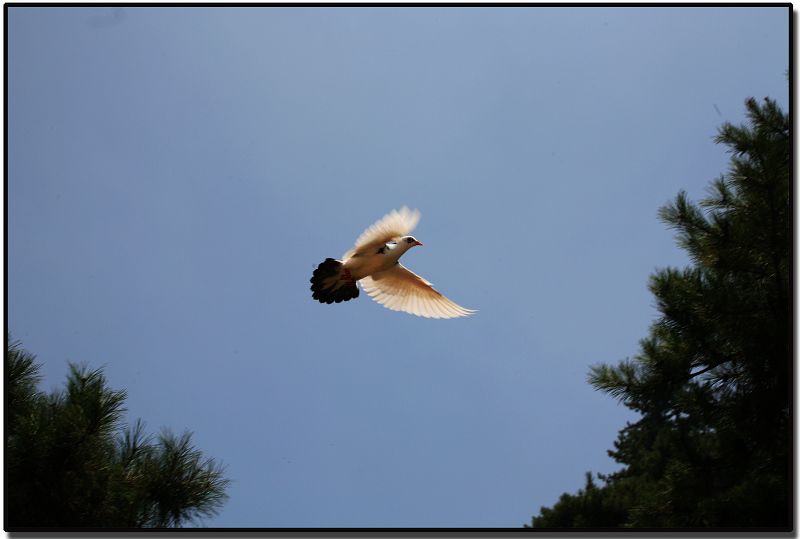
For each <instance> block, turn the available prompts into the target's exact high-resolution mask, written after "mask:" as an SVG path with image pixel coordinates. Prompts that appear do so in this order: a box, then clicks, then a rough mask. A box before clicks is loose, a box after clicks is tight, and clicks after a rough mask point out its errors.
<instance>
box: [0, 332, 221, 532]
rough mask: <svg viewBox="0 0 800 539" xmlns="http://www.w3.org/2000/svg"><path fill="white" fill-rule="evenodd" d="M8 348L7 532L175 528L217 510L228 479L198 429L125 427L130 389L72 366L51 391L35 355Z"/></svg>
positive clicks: (11, 344)
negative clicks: (197, 442) (205, 450)
mask: <svg viewBox="0 0 800 539" xmlns="http://www.w3.org/2000/svg"><path fill="white" fill-rule="evenodd" d="M7 346H8V349H7V353H6V380H7V386H6V394H7V396H8V397H7V401H6V404H7V408H6V410H7V411H6V413H7V416H6V417H7V434H8V437H7V448H8V449H7V452H6V459H7V460H6V481H7V492H8V493H9V495H8V497H7V504H8V505H7V511H6V521H5V528H6V529H7V530H8V529H22V528H94V527H104V528H139V527H177V526H180V525H181V524H183V523H186V522H190V521H192V520H193V519H195V518H198V517H210V516H213V515H215V514H216V513H217V512H218V509H219V508H220V507H221V506H222V504H223V503H224V502H225V500H226V499H227V495H226V494H225V489H226V487H227V485H228V483H229V481H230V480H229V479H226V478H224V477H223V475H222V473H223V472H224V468H223V467H221V466H218V465H217V464H215V462H214V459H203V456H202V453H201V452H200V451H197V450H195V449H194V448H193V447H192V445H191V434H190V433H188V432H186V433H184V434H182V435H181V436H175V435H173V434H172V433H171V432H169V431H167V430H165V431H163V432H162V434H161V435H159V436H158V437H157V439H156V441H155V442H153V440H152V438H151V437H145V436H144V423H143V422H142V421H141V420H139V421H137V422H136V423H135V424H134V425H133V426H132V427H131V428H129V429H127V430H122V418H123V414H124V412H125V408H123V403H124V401H125V397H126V393H125V391H113V390H111V389H109V388H108V387H107V386H106V380H105V378H104V376H103V374H102V370H101V369H98V370H95V371H89V370H88V369H87V367H86V366H78V365H74V364H70V365H69V374H68V376H67V381H66V383H65V387H64V389H63V390H56V391H53V392H52V393H51V394H49V395H46V394H44V393H42V392H40V391H38V389H37V385H38V383H39V381H40V377H39V376H38V370H39V366H38V365H35V364H34V363H33V361H34V359H35V356H33V355H31V354H30V353H28V352H26V351H24V350H21V349H20V348H19V342H11V341H10V338H9V340H8V343H7Z"/></svg>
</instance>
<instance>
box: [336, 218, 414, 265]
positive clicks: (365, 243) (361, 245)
mask: <svg viewBox="0 0 800 539" xmlns="http://www.w3.org/2000/svg"><path fill="white" fill-rule="evenodd" d="M420 215H421V214H420V213H419V211H417V210H414V211H411V210H409V209H408V206H403V207H402V208H401V209H400V211H399V212H398V211H397V210H392V212H391V213H387V214H386V215H384V216H383V219H381V220H379V221H377V222H376V223H375V224H374V225H372V226H371V227H369V228H368V229H366V230H365V231H364V233H363V234H361V236H359V237H358V239H357V240H356V246H355V247H353V248H352V249H350V250H349V251H347V252H346V253H345V254H344V256H342V260H347V259H348V258H352V257H353V256H358V255H360V254H364V253H368V254H371V255H372V254H375V253H373V252H372V251H373V249H379V248H381V247H383V246H384V245H385V244H386V243H388V242H390V241H396V240H397V239H398V238H401V237H403V236H408V235H409V234H411V231H412V230H414V227H416V226H417V223H418V222H419V218H420Z"/></svg>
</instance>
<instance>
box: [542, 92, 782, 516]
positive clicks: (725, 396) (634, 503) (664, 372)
mask: <svg viewBox="0 0 800 539" xmlns="http://www.w3.org/2000/svg"><path fill="white" fill-rule="evenodd" d="M746 107H747V116H748V119H749V125H747V126H739V127H735V126H733V125H731V124H728V123H726V124H724V125H723V126H722V127H721V128H720V131H719V135H718V136H717V137H716V139H715V140H716V142H718V143H724V144H726V145H728V146H729V147H730V152H731V153H732V154H733V156H732V158H731V165H730V169H729V171H728V173H727V174H726V175H724V176H722V177H720V178H719V179H718V180H716V181H714V182H713V183H712V184H711V186H710V188H709V189H708V194H709V196H708V198H706V199H705V200H703V201H702V202H701V203H700V204H699V205H698V204H694V203H692V202H690V201H689V200H688V199H687V196H686V193H684V192H681V193H679V194H678V196H677V198H676V199H675V201H674V202H672V203H670V204H667V205H666V206H664V207H663V208H661V210H660V212H659V216H660V217H661V219H662V220H664V221H665V222H666V223H667V224H668V225H669V226H671V227H673V228H674V229H676V230H677V239H678V242H679V244H680V245H681V246H682V247H683V248H684V249H686V250H687V252H688V253H689V255H690V257H691V260H692V262H693V265H692V266H691V267H687V268H685V269H683V270H679V269H674V268H667V269H661V270H658V271H656V272H655V273H654V274H653V275H652V276H651V278H650V283H649V289H650V291H651V292H652V293H653V295H654V296H655V299H656V301H655V305H656V307H657V308H658V310H659V311H660V313H661V316H660V318H659V319H658V320H656V321H655V323H654V324H653V325H652V326H651V328H650V335H649V337H647V338H646V339H643V340H642V341H641V342H640V347H641V352H640V353H639V355H637V356H636V357H634V359H633V360H625V361H622V362H620V363H619V364H618V365H617V366H611V365H607V364H599V365H595V366H593V367H591V371H590V373H589V382H590V383H591V384H592V385H593V386H594V387H595V388H596V389H598V390H600V391H603V392H606V393H608V394H610V395H611V396H613V397H615V398H617V399H618V400H620V401H621V402H622V403H623V404H625V405H626V406H628V407H629V408H631V409H633V410H635V411H637V412H639V413H641V414H642V418H641V419H640V420H639V421H637V422H636V423H634V424H628V425H627V426H626V427H625V428H624V429H622V430H621V431H620V433H619V437H618V439H617V441H616V442H614V450H612V451H609V455H611V456H612V457H613V458H614V459H615V460H617V462H620V463H622V464H624V465H625V468H623V469H622V470H620V471H618V472H617V473H614V474H611V475H609V476H607V477H602V479H604V480H605V482H606V484H605V485H604V486H602V487H600V488H598V487H595V486H592V488H589V483H587V487H586V489H584V490H581V491H579V492H578V494H577V495H575V496H571V495H568V494H564V495H563V496H562V497H561V499H560V500H559V502H558V503H556V504H555V506H554V507H553V508H552V509H548V508H545V507H543V508H542V509H541V514H540V516H538V517H534V519H533V522H532V525H533V526H535V527H565V526H586V527H607V526H619V527H759V528H767V527H784V528H786V527H789V526H790V524H791V519H790V503H789V492H790V482H789V469H790V454H789V447H790V441H789V432H790V419H789V418H790V387H789V375H790V362H791V355H790V348H789V346H790V339H791V333H790V290H791V283H790V280H789V278H790V277H789V276H790V274H791V271H792V268H791V266H790V257H789V231H790V208H789V197H790V165H789V151H790V150H789V148H790V143H789V119H788V116H787V115H785V114H784V113H783V112H781V111H780V110H779V109H778V107H777V105H776V104H775V102H773V101H770V100H765V102H764V104H763V105H761V106H759V104H758V103H756V101H755V100H753V99H748V100H747V102H746ZM598 508H599V509H598Z"/></svg>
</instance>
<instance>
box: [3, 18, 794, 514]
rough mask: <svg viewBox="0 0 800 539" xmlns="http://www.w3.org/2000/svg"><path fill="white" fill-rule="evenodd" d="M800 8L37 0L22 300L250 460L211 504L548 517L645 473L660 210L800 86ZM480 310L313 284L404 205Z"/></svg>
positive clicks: (42, 324)
mask: <svg viewBox="0 0 800 539" xmlns="http://www.w3.org/2000/svg"><path fill="white" fill-rule="evenodd" d="M789 14H790V12H789V9H788V8H730V7H727V8H718V7H717V8H697V7H693V8H583V7H581V8H576V7H572V8H563V7H562V8H506V9H502V8H470V9H467V8H460V9H459V8H344V9H335V8H268V9H265V8H247V9H244V8H141V7H140V8H124V9H123V8H110V7H88V8H18V7H12V8H9V9H8V26H7V39H8V48H7V52H8V79H7V83H8V113H7V123H8V139H7V143H8V184H7V205H8V213H7V236H8V241H7V252H8V268H7V284H8V296H7V299H8V313H7V326H8V330H9V331H10V332H11V334H12V336H13V337H14V338H15V339H20V340H21V341H22V343H23V346H24V347H25V348H26V349H28V350H30V351H31V352H33V353H34V354H36V355H37V358H38V361H39V362H41V363H43V369H42V373H43V374H44V375H45V382H44V388H45V389H50V388H52V387H56V386H58V385H60V384H61V383H62V381H63V379H64V377H65V374H66V371H67V361H73V362H88V363H89V365H90V366H91V367H95V368H96V367H100V366H104V367H105V374H106V376H107V378H108V381H109V385H110V386H111V387H112V388H114V389H125V390H127V391H128V400H127V405H128V414H127V419H128V421H130V422H133V421H134V420H135V419H136V418H139V417H141V418H142V419H144V420H145V421H146V422H147V424H148V430H149V431H151V432H156V431H158V429H159V428H160V427H162V426H169V427H171V428H172V429H173V430H174V431H182V430H183V429H189V430H191V431H193V432H194V442H195V444H196V446H197V447H198V448H199V449H201V450H202V451H203V452H204V453H205V454H206V455H210V456H213V457H215V458H216V459H218V460H221V461H222V462H223V463H224V464H227V465H228V469H227V475H228V477H230V478H231V479H233V480H234V481H235V482H234V483H233V484H232V486H231V488H230V490H229V494H230V496H231V498H230V500H229V502H228V503H227V504H226V506H225V507H224V508H223V511H222V513H221V514H220V516H219V517H217V518H215V519H211V520H207V521H205V524H206V525H208V526H214V527H217V526H218V527H507V526H508V527H519V526H522V525H523V524H524V523H529V522H530V518H531V516H533V515H535V514H538V511H539V508H540V506H542V505H546V506H552V504H553V503H555V502H556V501H557V499H558V496H559V495H560V494H561V493H562V492H565V491H566V492H571V493H572V492H575V491H576V490H577V489H578V488H580V487H581V486H582V485H583V482H584V472H586V471H589V470H591V471H593V472H601V473H609V472H612V471H615V470H617V469H619V468H620V465H618V464H617V463H615V462H614V461H613V460H612V459H611V458H609V457H608V456H607V453H606V451H607V450H608V449H610V448H612V444H613V441H614V440H615V439H616V436H617V433H618V431H619V430H620V429H621V428H623V427H624V426H625V422H626V421H634V420H636V418H637V416H636V415H634V414H632V413H630V411H628V410H627V409H626V408H624V407H623V406H621V405H618V404H617V403H616V401H614V400H613V399H612V398H610V397H608V396H605V395H602V394H600V393H597V392H595V391H593V389H592V388H591V387H590V386H589V385H588V384H587V383H586V375H587V372H588V369H589V366H590V365H592V364H595V363H598V362H609V363H616V362H617V361H619V360H622V359H624V358H626V357H631V356H633V355H635V354H636V353H637V352H638V341H639V339H641V338H644V337H645V336H646V335H647V329H648V326H649V324H650V323H651V322H652V321H653V320H654V319H655V317H656V316H657V312H656V311H655V309H654V307H653V301H652V297H651V296H650V294H649V293H648V292H647V289H646V285H647V280H648V276H649V274H650V273H651V272H652V271H653V270H654V269H655V268H657V267H665V266H683V265H685V264H687V263H688V258H687V257H686V256H685V255H684V253H683V252H682V251H680V250H679V249H678V248H677V247H676V246H675V242H674V239H673V232H672V231H670V230H669V229H667V227H666V226H665V225H664V224H663V223H661V222H660V221H658V219H657V217H656V213H657V210H658V208H659V207H660V206H662V205H663V204H664V203H666V202H668V201H669V200H670V199H672V198H674V197H675V195H676V194H677V193H678V191H679V190H681V189H685V190H687V191H688V193H689V196H690V197H691V198H693V199H695V200H696V199H700V198H703V197H704V196H705V191H704V189H705V187H706V186H707V184H708V182H709V181H711V180H713V179H715V178H717V177H718V176H719V175H720V174H721V173H722V172H724V171H725V170H726V168H727V162H728V157H729V156H728V154H726V153H725V147H723V146H718V145H715V144H714V143H713V141H712V137H713V136H714V135H715V134H716V132H717V127H718V126H719V125H720V124H721V123H722V122H724V121H730V122H733V123H736V124H738V123H740V122H742V121H743V120H744V114H743V112H744V100H745V99H746V98H747V97H750V96H753V97H755V98H757V99H762V98H763V97H765V96H770V97H772V98H774V99H777V101H778V102H779V104H780V105H781V106H782V107H783V108H784V109H785V108H786V107H787V106H788V83H787V80H786V76H785V71H786V69H787V68H788V67H789V63H788V62H789V61H788V52H789V41H788V36H789V31H788V30H789ZM403 205H408V206H409V207H411V208H412V209H413V208H418V209H419V210H420V211H421V212H422V219H421V221H420V223H419V225H418V227H417V229H416V230H415V232H414V235H415V236H416V237H417V238H418V239H419V240H420V241H422V242H423V244H424V246H423V247H418V248H415V249H413V250H411V251H409V252H408V253H407V254H406V255H405V256H404V257H403V264H404V265H405V266H406V267H408V268H409V269H411V270H412V271H414V272H416V273H418V274H420V275H422V276H423V277H425V278H426V279H428V280H429V281H431V282H433V283H434V285H435V286H436V287H437V289H438V290H439V291H440V292H442V293H443V294H444V295H446V296H447V297H448V298H450V299H452V300H453V301H455V302H456V303H458V304H459V305H462V306H464V307H466V308H469V309H478V310H479V312H478V313H476V314H475V315H473V316H471V317H469V318H460V319H454V320H433V319H426V318H420V317H415V316H412V315H409V314H406V313H401V312H394V311H390V310H388V309H385V308H384V307H382V306H380V305H378V304H377V303H375V302H374V301H371V300H370V299H369V297H368V296H366V294H362V295H361V297H359V298H358V299H356V300H354V301H350V302H348V303H344V304H338V305H321V304H319V303H318V302H316V301H313V300H312V299H311V292H310V290H309V286H310V284H309V282H308V280H309V278H310V277H311V273H312V271H313V269H314V268H315V267H316V265H317V264H319V263H320V262H322V261H323V260H324V259H325V258H326V257H340V256H341V255H342V254H343V253H344V252H345V251H347V250H348V249H350V248H351V247H352V245H353V243H354V242H355V240H356V238H358V236H359V235H360V234H361V232H362V231H363V230H364V229H365V228H367V227H368V226H369V225H371V224H372V223H373V222H375V221H376V220H377V219H379V218H380V217H382V216H383V215H384V214H385V213H387V212H389V211H390V210H392V209H395V208H398V209H399V208H400V207H401V206H403Z"/></svg>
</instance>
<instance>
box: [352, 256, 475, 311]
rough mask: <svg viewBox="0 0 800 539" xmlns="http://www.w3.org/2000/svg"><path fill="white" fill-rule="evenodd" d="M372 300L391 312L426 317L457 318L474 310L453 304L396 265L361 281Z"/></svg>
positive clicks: (413, 274)
mask: <svg viewBox="0 0 800 539" xmlns="http://www.w3.org/2000/svg"><path fill="white" fill-rule="evenodd" d="M360 282H361V287H362V288H363V289H364V291H365V292H366V293H367V294H369V295H370V296H371V297H372V299H374V300H375V301H377V302H378V303H380V304H381V305H383V306H384V307H386V308H387V309H391V310H393V311H404V312H407V313H411V314H415V315H417V316H424V317H426V318H457V317H459V316H468V315H470V314H472V313H474V312H476V311H473V310H470V309H465V308H464V307H461V306H460V305H456V304H455V303H453V302H452V301H450V300H449V299H447V298H446V297H444V296H443V295H441V294H440V293H439V292H437V291H436V290H434V289H433V287H432V286H431V283H429V282H428V281H426V280H425V279H423V278H422V277H420V276H419V275H417V274H416V273H414V272H412V271H410V270H409V269H407V268H406V267H405V266H403V265H402V264H400V263H398V264H396V265H394V266H392V268H391V269H389V270H386V271H381V272H378V273H373V274H372V275H370V276H369V277H365V278H363V279H361V281H360Z"/></svg>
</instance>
